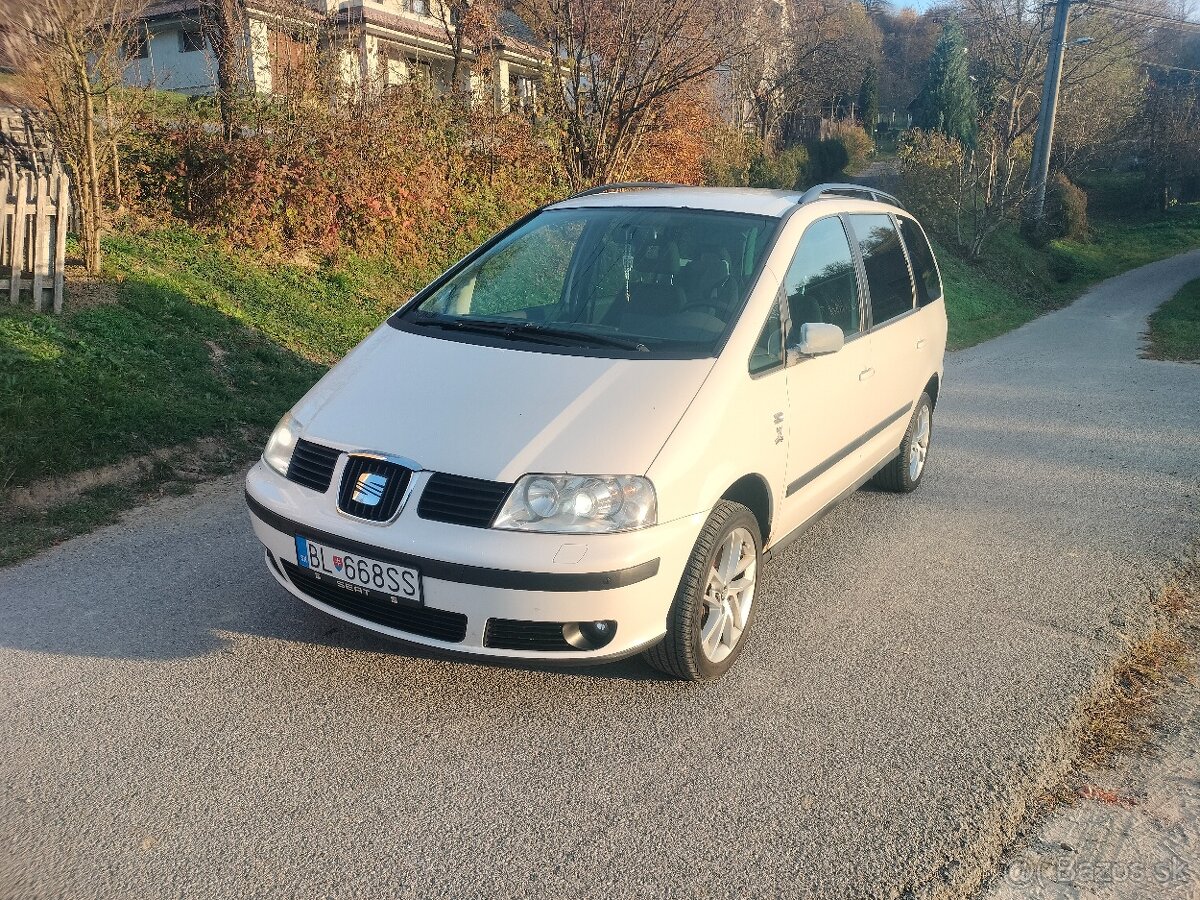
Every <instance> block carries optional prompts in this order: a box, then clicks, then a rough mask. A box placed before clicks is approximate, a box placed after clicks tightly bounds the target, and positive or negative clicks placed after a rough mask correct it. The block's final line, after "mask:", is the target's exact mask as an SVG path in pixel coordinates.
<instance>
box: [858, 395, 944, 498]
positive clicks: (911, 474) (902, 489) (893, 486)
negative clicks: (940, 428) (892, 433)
mask: <svg viewBox="0 0 1200 900" xmlns="http://www.w3.org/2000/svg"><path fill="white" fill-rule="evenodd" d="M932 437H933V401H932V400H930V399H929V395H928V394H924V393H923V394H921V399H920V400H918V401H917V406H916V409H914V410H913V414H912V418H910V419H909V420H908V430H907V431H905V432H904V440H902V441H901V442H900V450H899V452H898V453H897V454H896V456H895V458H894V459H893V460H892V461H891V462H889V463H888V464H887V465H886V466H884V467H883V468H882V469H880V470H879V472H878V473H877V474H876V475H875V477H874V478H873V479H872V480H871V484H872V485H874V486H875V487H877V488H881V489H882V490H885V491H894V492H895V493H897V494H909V493H912V492H913V491H915V490H916V489H917V486H918V485H919V484H920V483H921V479H922V478H923V477H925V469H926V468H927V465H928V462H929V442H930V439H931V438H932Z"/></svg>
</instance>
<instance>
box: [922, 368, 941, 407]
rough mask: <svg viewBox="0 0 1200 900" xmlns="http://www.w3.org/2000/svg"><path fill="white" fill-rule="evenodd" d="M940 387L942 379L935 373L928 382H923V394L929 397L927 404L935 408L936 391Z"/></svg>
mask: <svg viewBox="0 0 1200 900" xmlns="http://www.w3.org/2000/svg"><path fill="white" fill-rule="evenodd" d="M941 386H942V379H941V376H940V375H938V373H937V372H934V373H933V375H932V377H930V379H929V381H927V382H925V393H926V394H928V395H929V402H930V404H932V405H933V406H934V407H935V408H936V407H937V401H938V390H939V389H940V388H941Z"/></svg>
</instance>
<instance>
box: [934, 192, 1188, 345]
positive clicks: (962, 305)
mask: <svg viewBox="0 0 1200 900" xmlns="http://www.w3.org/2000/svg"><path fill="white" fill-rule="evenodd" d="M1196 247H1200V204H1194V203H1193V204H1187V205H1183V206H1180V207H1177V208H1176V209H1173V210H1171V211H1170V212H1168V213H1166V214H1164V215H1162V216H1144V217H1134V218H1121V219H1117V218H1102V219H1095V220H1094V221H1093V225H1092V229H1091V237H1090V240H1088V241H1067V240H1059V241H1053V242H1051V243H1050V244H1049V245H1047V246H1046V247H1044V248H1038V247H1034V246H1032V245H1031V244H1030V243H1029V242H1028V241H1026V240H1025V239H1024V238H1022V237H1021V235H1020V234H1019V233H1018V232H1017V230H1016V229H1015V228H1006V229H1003V230H1001V231H999V232H997V233H996V235H995V236H994V237H993V238H992V241H991V242H990V243H989V244H988V246H987V248H986V251H985V252H986V257H985V258H984V259H982V260H980V261H978V262H973V263H968V262H966V261H965V260H963V259H962V258H961V257H958V256H956V255H955V254H953V253H952V252H951V251H950V250H949V248H947V247H945V246H938V247H937V248H936V249H937V252H938V261H939V263H940V264H941V267H942V276H943V279H944V280H945V283H946V305H947V309H946V311H947V315H948V317H949V319H950V346H951V348H953V349H961V348H963V347H970V346H972V345H974V344H978V343H980V342H982V341H986V340H988V339H989V338H993V337H996V336H997V335H1000V334H1003V333H1004V332H1006V331H1010V330H1011V329H1013V328H1016V327H1017V326H1019V325H1023V324H1024V323H1025V322H1028V321H1030V320H1031V319H1034V318H1036V317H1037V316H1040V315H1041V314H1042V313H1045V312H1049V311H1050V310H1052V309H1058V308H1059V307H1062V306H1065V305H1067V304H1068V303H1070V302H1071V301H1072V300H1074V299H1075V298H1076V297H1078V296H1079V295H1080V294H1081V293H1082V292H1083V291H1084V290H1086V289H1087V288H1088V287H1089V286H1090V285H1092V284H1095V283H1096V282H1098V281H1102V280H1104V279H1105V278H1110V277H1112V276H1113V275H1117V274H1119V273H1121V272H1124V271H1126V270H1128V269H1132V268H1136V267H1137V266H1142V265H1145V264H1146V263H1150V262H1154V261H1155V260H1158V259H1164V258H1166V257H1168V256H1172V255H1174V254H1176V253H1182V252H1184V251H1185V250H1191V249H1194V248H1196Z"/></svg>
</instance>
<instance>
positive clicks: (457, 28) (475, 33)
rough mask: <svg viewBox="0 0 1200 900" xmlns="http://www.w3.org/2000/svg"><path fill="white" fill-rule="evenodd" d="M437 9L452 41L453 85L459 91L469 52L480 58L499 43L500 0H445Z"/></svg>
mask: <svg viewBox="0 0 1200 900" xmlns="http://www.w3.org/2000/svg"><path fill="white" fill-rule="evenodd" d="M437 12H438V19H439V20H440V21H441V23H442V30H443V31H444V32H445V34H446V41H447V43H449V44H450V53H451V58H450V87H451V89H452V90H454V91H458V90H459V89H460V84H459V82H460V80H461V76H462V73H463V70H464V68H465V67H466V65H467V59H468V54H474V55H475V57H476V58H477V59H478V58H479V56H480V55H482V54H484V53H486V52H487V51H488V50H490V49H491V48H492V45H493V44H494V43H495V40H496V36H497V34H498V33H499V31H500V25H499V16H500V7H499V4H498V3H497V2H496V0H443V2H442V3H439V4H437Z"/></svg>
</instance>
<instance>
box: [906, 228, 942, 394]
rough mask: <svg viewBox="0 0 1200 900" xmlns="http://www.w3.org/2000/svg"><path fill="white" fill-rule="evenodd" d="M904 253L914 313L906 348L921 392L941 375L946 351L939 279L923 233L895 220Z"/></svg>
mask: <svg viewBox="0 0 1200 900" xmlns="http://www.w3.org/2000/svg"><path fill="white" fill-rule="evenodd" d="M895 219H896V222H897V224H899V226H900V236H901V237H902V238H903V239H904V249H905V250H906V251H907V253H908V265H909V269H910V270H911V271H912V275H913V285H914V286H915V287H916V289H917V312H916V314H915V315H914V317H913V325H914V332H913V334H912V338H913V343H912V346H911V347H910V348H907V349H906V352H908V350H911V352H912V353H913V357H914V360H915V364H916V368H917V370H918V375H917V378H918V380H919V381H920V384H919V385H918V388H923V387H924V386H925V385H926V383H928V381H929V379H930V378H931V377H932V376H933V375H934V374H937V373H939V372H940V371H941V367H942V356H943V354H944V353H945V350H946V313H945V308H944V306H941V304H942V300H943V292H942V276H941V273H940V272H939V271H938V266H937V261H936V260H935V259H934V258H933V250H932V249H931V248H930V246H929V240H928V238H926V237H925V232H924V231H923V230H922V228H921V226H920V225H918V224H917V222H916V220H915V219H910V218H909V217H908V216H896V217H895Z"/></svg>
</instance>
